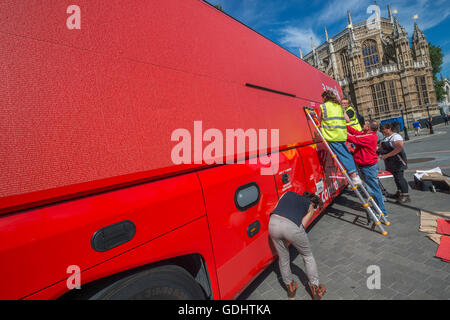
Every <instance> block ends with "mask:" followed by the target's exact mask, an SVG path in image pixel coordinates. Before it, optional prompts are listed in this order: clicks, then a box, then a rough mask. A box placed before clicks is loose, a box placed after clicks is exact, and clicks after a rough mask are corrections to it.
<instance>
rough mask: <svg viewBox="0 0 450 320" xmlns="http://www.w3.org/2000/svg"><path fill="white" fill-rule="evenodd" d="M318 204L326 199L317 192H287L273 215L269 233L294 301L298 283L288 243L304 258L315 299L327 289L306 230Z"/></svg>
mask: <svg viewBox="0 0 450 320" xmlns="http://www.w3.org/2000/svg"><path fill="white" fill-rule="evenodd" d="M317 207H319V208H322V207H323V202H322V200H321V199H320V197H318V196H317V195H315V194H313V193H311V192H308V191H306V192H305V193H304V194H303V196H301V195H299V194H298V193H296V192H293V191H288V192H286V193H285V194H283V195H282V196H281V198H280V200H279V201H278V204H277V206H276V207H275V209H274V210H273V211H272V214H271V215H270V221H269V234H270V237H271V239H272V241H273V244H274V246H275V249H276V251H277V253H278V265H279V268H280V273H281V277H282V279H283V282H284V284H285V285H286V289H287V292H288V298H289V299H290V300H294V298H295V293H296V291H297V289H298V284H297V282H296V281H294V279H293V275H292V272H291V260H290V257H289V248H288V244H287V242H289V243H291V244H292V245H293V246H294V247H295V248H296V249H297V250H298V252H299V253H300V255H301V256H302V258H303V262H304V263H305V271H306V275H307V277H308V280H309V282H308V287H309V290H310V293H311V296H312V297H313V299H314V300H320V299H322V297H323V295H324V294H325V292H326V289H325V286H324V285H322V284H320V283H319V274H318V272H317V265H316V260H315V259H314V256H313V254H312V251H311V246H310V244H309V240H308V236H307V235H306V231H305V226H306V225H307V224H308V222H309V220H311V218H312V216H313V214H314V209H316V208H317Z"/></svg>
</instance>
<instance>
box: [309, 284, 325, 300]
mask: <svg viewBox="0 0 450 320" xmlns="http://www.w3.org/2000/svg"><path fill="white" fill-rule="evenodd" d="M308 286H309V291H310V293H311V296H312V298H313V300H320V299H322V298H323V296H324V295H325V292H327V289H326V288H325V286H324V285H323V284H319V286H314V285H311V284H310V283H309V284H308Z"/></svg>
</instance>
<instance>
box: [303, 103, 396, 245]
mask: <svg viewBox="0 0 450 320" xmlns="http://www.w3.org/2000/svg"><path fill="white" fill-rule="evenodd" d="M304 110H305V112H306V115H307V116H308V117H309V119H310V120H311V121H312V123H313V124H314V127H315V128H316V131H317V132H318V133H319V135H320V137H321V138H322V141H323V142H324V144H325V145H326V147H327V149H328V151H329V152H330V153H331V157H332V158H333V159H334V161H336V163H337V165H338V167H339V169H340V170H341V172H342V173H343V174H344V176H345V178H346V179H347V181H348V183H349V184H350V186H351V188H352V190H353V191H354V192H355V194H356V196H357V197H358V199H359V201H361V204H362V206H363V207H364V208H365V209H366V211H367V213H368V216H369V217H370V218H371V219H372V220H373V221H374V222H375V225H376V226H378V228H380V230H381V234H382V235H383V236H386V235H387V234H388V233H387V231H385V230H384V228H383V226H382V225H381V223H383V224H385V225H386V226H389V225H390V224H391V223H390V222H389V221H388V220H387V218H386V216H385V214H384V213H383V212H382V211H381V210H380V208H379V207H378V205H377V203H376V202H375V200H374V199H373V197H372V196H370V194H369V192H368V191H367V189H366V188H365V187H364V185H363V184H361V185H355V184H354V183H353V181H352V179H351V178H350V176H349V175H348V174H347V170H346V169H345V168H344V166H343V165H342V164H341V162H340V161H339V159H338V157H337V154H336V153H335V152H334V151H333V149H331V147H330V145H329V144H328V142H327V141H326V140H325V138H324V137H323V135H322V132H321V131H320V128H319V125H318V122H319V121H317V123H316V121H315V120H314V118H313V116H312V115H314V116H315V117H316V119H317V120H318V118H317V114H316V112H315V110H314V108H310V107H304ZM358 188H360V189H361V190H362V193H363V194H364V196H365V197H366V199H367V200H366V199H364V197H363V196H362V194H361V192H360V191H359V190H358ZM373 209H375V211H376V212H377V213H378V215H376V214H375V213H374V210H373Z"/></svg>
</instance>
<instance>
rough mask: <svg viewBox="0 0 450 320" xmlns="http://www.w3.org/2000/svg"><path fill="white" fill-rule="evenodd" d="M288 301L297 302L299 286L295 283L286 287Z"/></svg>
mask: <svg viewBox="0 0 450 320" xmlns="http://www.w3.org/2000/svg"><path fill="white" fill-rule="evenodd" d="M286 289H287V294H288V299H289V300H295V293H296V292H297V289H298V284H297V282H295V281H292V282H291V283H290V284H287V285H286Z"/></svg>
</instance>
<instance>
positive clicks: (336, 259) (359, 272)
mask: <svg viewBox="0 0 450 320" xmlns="http://www.w3.org/2000/svg"><path fill="white" fill-rule="evenodd" d="M435 132H436V133H435V135H432V136H429V135H424V136H421V137H414V134H413V133H412V137H411V135H410V138H411V140H410V141H408V142H406V144H405V149H406V151H407V154H408V159H409V160H412V159H416V160H413V161H412V162H413V163H411V164H410V165H409V170H408V172H407V173H406V179H407V180H408V182H409V183H410V185H412V182H413V173H414V172H415V170H416V169H427V168H430V167H435V166H441V168H443V171H444V173H446V174H447V175H450V127H444V126H439V127H436V128H435ZM424 158H433V159H432V160H428V161H426V160H427V159H425V161H424ZM417 159H418V160H417ZM422 161H423V162H422ZM383 185H384V186H385V187H386V189H388V190H389V191H391V192H395V191H396V188H395V184H394V181H393V179H392V178H388V179H383ZM410 194H411V199H412V201H411V202H410V203H407V204H405V205H398V204H396V203H395V202H393V200H388V201H389V202H388V203H387V204H386V207H387V210H388V212H389V215H390V217H389V218H390V221H391V223H392V224H391V226H389V227H386V229H387V230H388V231H389V235H388V236H386V237H384V236H382V235H380V234H379V233H378V231H377V230H376V229H375V230H374V229H373V226H372V225H369V226H367V225H366V218H365V212H363V211H362V207H361V205H360V204H359V202H358V201H357V199H356V197H355V196H354V195H353V194H351V193H349V192H347V191H346V192H344V194H342V195H341V196H339V197H338V198H337V199H336V200H335V201H334V203H333V204H332V206H330V207H329V208H328V209H327V210H326V211H325V213H324V214H323V215H322V216H321V217H320V218H319V219H318V221H317V222H316V223H314V225H313V226H312V227H311V228H309V230H308V237H309V239H310V242H311V246H312V249H313V253H314V256H315V258H316V262H317V265H318V269H319V275H320V279H321V283H323V284H325V285H326V287H327V294H326V295H325V298H324V300H342V299H344V300H381V299H388V300H404V299H408V300H411V299H412V300H436V299H444V300H449V299H450V263H446V262H443V261H441V260H440V259H438V258H436V257H434V255H435V253H436V250H437V247H438V245H437V244H436V243H434V242H433V241H431V240H430V239H428V238H427V237H426V235H425V233H422V232H420V231H419V230H418V229H419V225H420V213H419V210H420V209H426V210H428V211H450V192H449V191H446V192H443V191H442V192H437V193H432V192H424V191H418V190H414V189H411V190H410ZM291 257H292V264H291V267H292V271H293V273H294V275H296V277H298V279H299V281H300V282H302V283H306V276H305V274H304V272H303V270H304V264H303V260H302V258H301V256H300V255H298V254H297V252H296V251H295V250H294V249H292V250H291ZM373 265H375V266H378V267H379V268H380V269H379V270H380V274H381V287H380V289H372V290H370V289H368V287H367V281H368V279H369V277H370V276H371V275H373V271H372V272H371V273H368V267H369V266H373ZM369 282H370V281H369ZM238 299H248V300H255V299H262V300H280V299H286V291H285V290H284V288H283V286H282V281H281V276H280V272H279V269H278V261H275V262H274V263H273V264H272V265H270V267H269V268H268V269H266V270H265V271H264V272H263V273H262V274H261V275H260V276H259V277H258V278H257V279H256V280H255V281H254V282H253V283H252V284H251V285H250V286H249V287H248V288H247V289H246V290H245V291H244V292H243V293H242V294H241V296H240V297H239V298H238ZM297 299H298V300H311V297H310V296H309V295H308V294H307V293H306V291H305V290H304V288H303V287H300V288H299V290H298V292H297Z"/></svg>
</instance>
